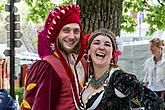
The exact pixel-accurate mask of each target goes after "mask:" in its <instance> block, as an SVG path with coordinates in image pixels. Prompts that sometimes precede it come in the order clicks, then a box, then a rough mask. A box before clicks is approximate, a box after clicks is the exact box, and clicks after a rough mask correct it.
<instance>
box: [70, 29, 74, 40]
mask: <svg viewBox="0 0 165 110" xmlns="http://www.w3.org/2000/svg"><path fill="white" fill-rule="evenodd" d="M74 37H75V35H74V32H73V31H70V33H69V38H70V39H73V38H74Z"/></svg>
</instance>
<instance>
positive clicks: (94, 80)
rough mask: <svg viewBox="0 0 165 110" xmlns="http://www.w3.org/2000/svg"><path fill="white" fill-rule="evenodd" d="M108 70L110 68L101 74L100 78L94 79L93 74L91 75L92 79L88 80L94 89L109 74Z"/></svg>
mask: <svg viewBox="0 0 165 110" xmlns="http://www.w3.org/2000/svg"><path fill="white" fill-rule="evenodd" d="M109 71H110V69H108V70H107V71H106V72H105V73H104V74H103V75H102V76H101V78H100V79H98V80H96V79H95V78H94V76H92V79H91V81H90V84H91V86H92V87H93V88H94V89H98V88H99V87H100V86H101V85H102V84H103V83H104V81H105V80H106V79H107V78H108V76H109Z"/></svg>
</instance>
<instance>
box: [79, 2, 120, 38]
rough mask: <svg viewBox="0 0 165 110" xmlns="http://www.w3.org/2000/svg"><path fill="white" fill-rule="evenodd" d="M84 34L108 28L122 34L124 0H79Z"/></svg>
mask: <svg viewBox="0 0 165 110" xmlns="http://www.w3.org/2000/svg"><path fill="white" fill-rule="evenodd" d="M77 4H78V5H79V6H80V9H81V20H82V24H83V32H84V34H86V33H90V32H93V31H94V30H96V29H99V28H107V29H109V30H111V31H112V32H114V34H115V35H116V36H120V29H121V28H120V25H121V18H122V4H123V0H77Z"/></svg>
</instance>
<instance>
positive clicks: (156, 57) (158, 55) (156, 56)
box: [154, 52, 162, 62]
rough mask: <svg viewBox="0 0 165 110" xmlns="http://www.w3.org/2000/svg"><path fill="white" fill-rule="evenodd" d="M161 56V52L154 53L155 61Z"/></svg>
mask: <svg viewBox="0 0 165 110" xmlns="http://www.w3.org/2000/svg"><path fill="white" fill-rule="evenodd" d="M161 58H162V52H159V53H158V54H156V55H154V60H155V62H158V61H159V60H161Z"/></svg>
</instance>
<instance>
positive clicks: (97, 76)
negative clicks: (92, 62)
mask: <svg viewBox="0 0 165 110" xmlns="http://www.w3.org/2000/svg"><path fill="white" fill-rule="evenodd" d="M108 69H109V65H108V66H104V67H95V68H94V78H95V79H96V80H97V79H100V78H101V76H103V75H104V74H105V73H106V72H107V71H108Z"/></svg>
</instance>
